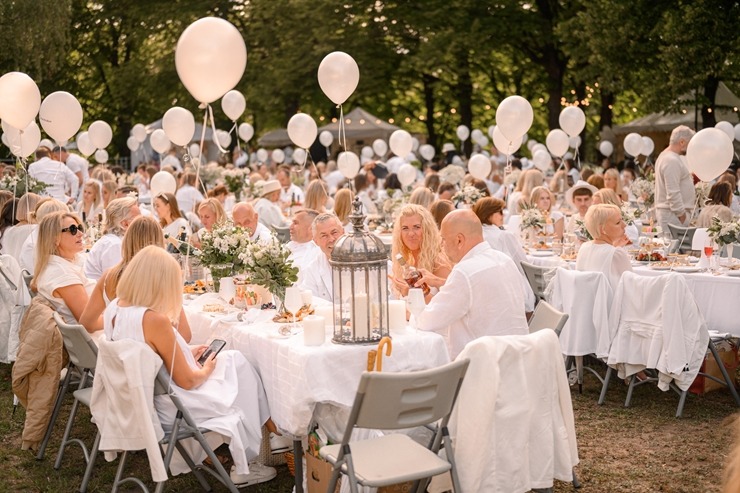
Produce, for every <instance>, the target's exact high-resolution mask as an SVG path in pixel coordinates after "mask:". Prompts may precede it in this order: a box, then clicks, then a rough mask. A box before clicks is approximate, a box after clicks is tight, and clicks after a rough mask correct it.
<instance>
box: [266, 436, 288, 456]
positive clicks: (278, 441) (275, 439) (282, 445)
mask: <svg viewBox="0 0 740 493" xmlns="http://www.w3.org/2000/svg"><path fill="white" fill-rule="evenodd" d="M270 450H271V451H272V453H273V454H279V453H281V452H288V451H290V450H293V440H291V439H290V437H286V436H285V435H276V434H274V433H270Z"/></svg>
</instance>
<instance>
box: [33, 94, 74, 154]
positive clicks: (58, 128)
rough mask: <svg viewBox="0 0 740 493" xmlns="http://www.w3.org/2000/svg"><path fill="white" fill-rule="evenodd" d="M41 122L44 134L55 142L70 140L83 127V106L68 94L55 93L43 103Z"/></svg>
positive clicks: (40, 115)
mask: <svg viewBox="0 0 740 493" xmlns="http://www.w3.org/2000/svg"><path fill="white" fill-rule="evenodd" d="M39 121H40V122H41V126H42V127H43V129H44V132H46V133H47V134H49V136H50V137H51V138H52V139H54V140H55V141H57V142H61V141H63V140H68V139H69V138H70V137H72V136H73V135H74V134H76V133H77V131H78V130H79V129H80V125H82V106H80V102H79V101H77V98H76V97H74V96H72V95H71V94H70V93H68V92H64V91H57V92H53V93H51V94H49V95H48V96H46V97H45V98H44V101H43V102H42V103H41V108H40V109H39Z"/></svg>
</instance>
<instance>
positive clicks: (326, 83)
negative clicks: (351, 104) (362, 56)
mask: <svg viewBox="0 0 740 493" xmlns="http://www.w3.org/2000/svg"><path fill="white" fill-rule="evenodd" d="M318 78H319V86H320V87H321V90H322V91H324V94H326V97H328V98H329V99H331V100H332V102H334V104H342V103H344V102H345V101H347V98H349V97H350V96H351V95H352V93H353V92H355V89H356V88H357V84H358V83H359V82H360V68H359V67H358V66H357V62H355V59H354V58H352V57H351V56H349V55H348V54H346V53H344V52H342V51H334V52H332V53H329V54H328V55H326V56H325V57H324V59H323V60H321V63H320V64H319V71H318Z"/></svg>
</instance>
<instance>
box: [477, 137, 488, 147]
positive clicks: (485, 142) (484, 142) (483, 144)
mask: <svg viewBox="0 0 740 493" xmlns="http://www.w3.org/2000/svg"><path fill="white" fill-rule="evenodd" d="M475 143H476V144H478V145H479V146H481V147H486V146H487V145H488V137H486V136H485V135H483V136H481V138H480V139H478V140H476V141H475Z"/></svg>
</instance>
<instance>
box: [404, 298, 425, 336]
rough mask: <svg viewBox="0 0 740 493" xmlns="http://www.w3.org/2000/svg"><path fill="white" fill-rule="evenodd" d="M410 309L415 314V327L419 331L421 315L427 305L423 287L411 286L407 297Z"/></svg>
mask: <svg viewBox="0 0 740 493" xmlns="http://www.w3.org/2000/svg"><path fill="white" fill-rule="evenodd" d="M406 302H407V303H408V307H409V311H410V312H411V314H412V315H413V316H414V327H415V328H416V331H417V332H418V331H419V316H420V315H421V313H422V312H423V311H424V307H425V306H426V305H427V304H426V300H424V290H422V289H421V288H410V289H409V294H408V296H407V297H406Z"/></svg>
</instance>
